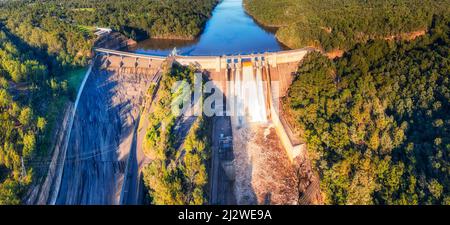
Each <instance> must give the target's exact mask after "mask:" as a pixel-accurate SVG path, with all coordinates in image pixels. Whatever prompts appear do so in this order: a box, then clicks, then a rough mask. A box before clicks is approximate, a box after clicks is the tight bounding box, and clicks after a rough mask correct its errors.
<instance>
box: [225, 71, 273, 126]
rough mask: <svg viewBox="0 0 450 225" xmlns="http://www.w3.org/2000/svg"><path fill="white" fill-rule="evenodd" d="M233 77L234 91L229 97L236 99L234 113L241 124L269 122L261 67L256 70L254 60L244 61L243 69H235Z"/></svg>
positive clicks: (232, 88)
mask: <svg viewBox="0 0 450 225" xmlns="http://www.w3.org/2000/svg"><path fill="white" fill-rule="evenodd" d="M239 66H240V65H239ZM241 71H242V73H241ZM233 77H234V80H233V82H231V85H232V87H231V91H232V93H231V96H229V97H231V98H232V99H233V100H234V102H233V103H232V104H234V106H235V108H234V109H235V111H234V115H235V117H236V118H237V119H238V122H239V125H243V124H244V123H246V122H250V123H267V111H268V110H267V109H266V104H265V102H266V99H265V94H264V93H265V91H264V82H263V78H262V71H261V69H256V71H255V69H254V67H253V64H252V62H243V63H242V69H241V68H238V69H237V70H235V72H234V74H233Z"/></svg>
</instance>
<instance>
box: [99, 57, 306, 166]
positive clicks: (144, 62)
mask: <svg viewBox="0 0 450 225" xmlns="http://www.w3.org/2000/svg"><path fill="white" fill-rule="evenodd" d="M96 51H97V53H100V54H103V55H107V56H108V57H107V58H108V60H107V63H108V64H109V65H107V66H112V67H126V68H130V67H135V68H148V67H149V66H150V65H151V64H155V62H157V64H158V65H160V64H162V63H163V62H164V61H165V60H166V59H167V58H164V57H157V56H148V55H141V54H134V53H128V52H119V51H114V50H108V49H96ZM310 51H312V50H311V49H298V50H290V51H281V52H274V53H264V54H252V55H237V56H193V57H190V56H171V58H172V59H173V60H174V61H175V62H177V63H179V64H181V65H184V66H194V67H195V68H197V69H199V70H201V71H203V72H204V74H206V75H207V76H208V78H209V79H210V80H211V81H213V82H214V85H215V86H216V87H217V89H218V90H220V91H221V92H222V93H224V95H225V97H226V98H229V97H233V96H228V95H229V93H230V90H231V89H235V87H230V86H229V85H230V82H229V81H232V82H231V83H233V84H234V83H235V82H239V81H242V80H245V79H244V77H243V75H244V74H246V76H249V75H248V74H252V75H253V76H255V78H260V79H261V81H266V84H268V85H267V86H265V87H264V88H263V92H265V94H264V96H265V99H264V100H261V99H255V101H258V102H264V103H262V104H265V111H266V112H267V113H266V114H267V117H268V119H270V121H271V122H272V123H273V124H274V126H275V128H276V132H277V135H278V136H279V138H280V140H281V142H282V144H283V147H284V148H285V150H286V151H287V154H288V156H289V158H290V159H291V160H293V159H294V158H295V157H296V156H298V155H300V154H301V153H302V151H303V148H304V146H303V145H298V144H296V143H295V142H294V141H293V140H291V139H290V137H289V135H288V134H287V132H286V129H288V128H285V127H284V125H283V123H282V122H281V119H280V115H279V113H278V107H277V105H276V104H275V103H278V101H279V98H281V97H284V96H285V95H286V93H287V91H288V89H289V87H290V85H291V83H292V81H293V79H294V78H295V72H296V71H297V68H298V66H299V62H300V61H301V60H302V59H303V58H304V57H305V56H306V54H307V53H308V52H310ZM249 67H251V68H250V69H249ZM243 68H246V71H243ZM249 71H253V72H249ZM244 72H245V73H244ZM275 88H277V89H278V90H274V89H275Z"/></svg>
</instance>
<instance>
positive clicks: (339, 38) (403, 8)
mask: <svg viewBox="0 0 450 225" xmlns="http://www.w3.org/2000/svg"><path fill="white" fill-rule="evenodd" d="M244 3H245V8H246V10H247V12H249V13H250V14H251V15H252V16H254V17H255V18H256V19H257V20H258V21H259V22H261V23H263V24H265V25H270V26H277V27H281V28H280V29H279V30H278V31H277V34H276V35H277V38H278V39H279V40H280V41H281V42H283V43H284V44H286V45H287V46H289V47H291V48H302V47H305V46H314V47H318V48H323V49H324V50H326V51H331V50H335V49H341V50H347V49H350V48H352V47H353V46H354V45H355V44H356V43H361V42H366V41H368V40H370V39H383V38H386V37H391V36H397V35H399V36H402V34H404V35H403V36H405V34H406V36H414V34H409V35H408V33H410V32H415V31H420V30H425V31H426V30H427V29H428V25H429V24H430V23H431V19H432V16H433V14H440V15H448V14H450V8H449V7H448V5H450V1H449V0H430V1H422V0H321V1H314V0H277V1H272V0H244Z"/></svg>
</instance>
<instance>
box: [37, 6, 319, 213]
mask: <svg viewBox="0 0 450 225" xmlns="http://www.w3.org/2000/svg"><path fill="white" fill-rule="evenodd" d="M227 15H228V16H227ZM229 15H235V16H236V17H230V16H229ZM217 24H219V25H217ZM224 26H228V27H226V28H224ZM224 29H228V30H229V31H230V32H227V33H226V34H223V35H221V33H218V32H219V31H220V30H224ZM247 31H251V32H247ZM224 38H225V39H224ZM256 39H258V40H261V43H259V44H260V45H258V43H256V42H255V40H256ZM234 44H236V45H234ZM242 44H244V45H245V47H246V48H243V46H242ZM156 45H157V46H156V47H155V49H153V50H142V49H141V48H140V47H139V46H138V49H135V50H127V49H121V50H114V49H109V48H106V47H105V48H94V49H93V55H94V56H95V57H94V58H93V60H92V63H91V69H90V70H89V71H88V72H87V73H86V76H85V79H84V81H83V85H82V87H81V88H80V90H79V93H78V96H77V99H76V102H77V104H75V105H74V106H73V108H71V109H70V110H68V113H66V114H67V115H66V117H67V121H69V122H68V123H67V124H65V126H64V129H62V130H64V132H65V133H63V134H62V135H61V137H60V138H59V139H60V140H58V143H60V144H59V145H58V147H57V149H55V154H54V157H53V160H52V165H53V166H52V167H51V169H50V170H49V175H48V177H47V179H46V180H45V184H44V185H43V186H44V188H43V189H42V190H40V191H39V199H38V201H36V203H35V204H75V205H78V204H82V205H85V204H114V205H118V204H142V199H143V195H144V193H143V192H144V188H143V186H144V185H143V182H142V178H141V171H142V169H143V168H144V167H145V166H146V165H147V164H148V163H149V162H150V161H151V158H150V157H148V156H146V155H145V154H144V153H143V149H142V145H143V140H144V139H145V135H146V131H147V127H146V126H145V124H146V123H147V124H148V122H146V119H148V118H146V116H145V113H147V116H148V113H151V105H152V104H151V99H152V95H154V94H155V93H157V88H156V89H155V90H156V91H155V93H149V92H148V90H149V86H150V85H154V86H155V87H158V86H159V82H160V80H161V77H162V76H164V74H165V73H164V72H165V71H166V72H167V64H169V65H173V64H179V65H182V66H189V67H191V68H193V69H194V70H195V71H197V72H199V73H201V74H202V75H203V78H204V79H207V80H208V81H211V82H212V83H213V86H214V92H217V93H220V94H221V95H223V97H224V100H225V101H223V104H218V105H217V110H218V111H222V112H223V115H224V116H217V115H216V116H214V117H213V129H212V132H211V136H212V137H211V139H212V146H211V163H210V164H211V165H210V168H208V172H209V175H208V176H209V184H208V185H209V188H208V189H209V191H210V193H208V198H209V202H208V203H209V204H298V203H299V201H298V196H299V194H298V193H297V188H296V187H297V183H296V180H295V179H296V178H295V176H296V171H295V165H296V164H297V162H296V161H297V159H298V158H302V157H304V154H305V145H304V144H303V143H302V142H301V141H299V140H298V139H297V137H296V135H295V134H294V133H293V131H292V130H291V129H290V127H289V124H288V123H287V122H286V119H285V118H283V114H282V113H280V106H279V104H280V99H281V98H282V97H284V96H285V95H286V93H287V91H288V89H289V86H290V84H291V83H292V81H293V79H295V74H296V71H297V69H298V67H299V63H300V62H301V60H302V59H303V58H304V57H305V55H307V54H308V53H309V52H311V51H315V50H314V49H312V48H303V49H295V50H284V48H283V47H282V46H281V44H280V43H278V42H277V41H276V39H275V37H274V35H273V34H272V33H269V32H267V31H265V30H264V29H262V28H261V27H259V26H258V25H257V24H256V23H255V22H254V21H253V20H252V19H251V18H250V17H249V16H248V15H246V14H245V13H244V11H243V9H242V1H241V0H224V1H222V2H221V3H220V4H219V5H218V6H217V8H216V10H215V12H214V13H213V18H211V19H210V20H209V22H208V24H207V25H206V28H205V32H204V34H202V37H200V40H199V42H198V43H197V44H195V45H194V46H187V47H186V46H185V47H182V48H181V54H182V55H178V54H177V52H176V51H173V53H172V54H170V55H168V54H169V52H170V50H168V48H169V47H167V48H166V49H165V50H163V51H160V50H156V49H158V48H159V46H160V45H159V44H156ZM173 47H175V46H170V48H171V49H173ZM214 49H219V50H218V51H215V52H209V51H214ZM239 49H247V50H245V51H243V52H242V54H239ZM222 50H227V51H222ZM228 50H229V51H228ZM251 52H260V53H251ZM205 53H212V54H205ZM149 99H150V101H149ZM218 106H221V107H222V108H220V107H218ZM143 113H144V114H143ZM142 115H144V116H142ZM183 119H185V120H186V121H191V118H183ZM224 152H225V153H224ZM308 185H309V184H308ZM310 186H311V185H310ZM304 199H305V200H302V202H303V203H306V204H308V203H309V202H311V201H310V200H309V199H308V198H305V197H304Z"/></svg>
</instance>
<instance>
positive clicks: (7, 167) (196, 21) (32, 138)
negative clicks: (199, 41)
mask: <svg viewBox="0 0 450 225" xmlns="http://www.w3.org/2000/svg"><path fill="white" fill-rule="evenodd" d="M217 2H218V1H217V0H177V1H171V0H147V1H144V0H138V1H125V0H107V1H99V0H88V1H85V0H45V1H36V0H25V1H16V0H8V1H0V115H1V117H0V120H1V121H0V122H1V123H0V205H1V204H20V203H22V201H23V198H24V196H25V195H26V193H27V191H28V190H27V188H28V187H29V186H30V184H32V183H33V182H36V180H37V179H41V178H40V176H43V175H42V174H40V173H39V174H38V176H35V174H36V173H37V172H38V171H41V172H42V171H43V172H44V173H45V168H46V166H47V165H46V164H45V163H44V164H42V163H40V160H44V161H45V160H46V159H48V155H49V153H51V149H50V148H51V142H52V136H51V135H52V131H53V130H54V127H55V126H57V124H56V123H57V120H58V118H59V117H60V116H61V114H62V113H63V109H64V107H65V104H66V102H68V101H71V100H72V101H73V100H74V97H75V95H76V86H77V85H71V84H70V82H68V80H73V79H72V77H67V75H66V74H67V72H70V71H72V70H74V69H76V68H79V67H84V66H86V65H87V64H88V63H89V60H90V59H91V57H92V53H91V50H92V47H93V45H94V41H95V37H94V35H93V34H92V30H93V29H95V27H97V26H99V27H110V28H112V29H114V30H116V31H119V32H122V33H124V34H125V35H127V36H128V37H131V38H133V39H139V38H147V37H149V36H150V37H160V38H165V37H172V38H183V39H191V38H194V37H196V36H197V35H199V34H200V32H201V31H202V28H203V26H204V23H205V22H206V20H207V19H208V18H209V17H210V15H211V11H212V9H213V8H214V6H215V5H216V4H217ZM194 136H195V135H194ZM194 139H195V138H194ZM193 152H195V151H193ZM193 155H195V154H193ZM196 162H197V161H195V159H192V163H196ZM186 173H187V172H186Z"/></svg>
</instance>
